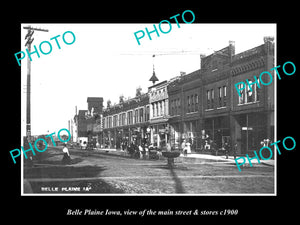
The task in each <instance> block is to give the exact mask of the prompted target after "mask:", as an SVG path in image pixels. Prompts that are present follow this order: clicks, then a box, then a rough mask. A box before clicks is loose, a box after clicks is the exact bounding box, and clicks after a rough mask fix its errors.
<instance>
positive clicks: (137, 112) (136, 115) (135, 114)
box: [134, 109, 139, 123]
mask: <svg viewBox="0 0 300 225" xmlns="http://www.w3.org/2000/svg"><path fill="white" fill-rule="evenodd" d="M138 122H139V110H138V109H136V110H134V123H138Z"/></svg>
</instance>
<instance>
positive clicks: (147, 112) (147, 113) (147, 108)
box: [145, 106, 150, 122]
mask: <svg viewBox="0 0 300 225" xmlns="http://www.w3.org/2000/svg"><path fill="white" fill-rule="evenodd" d="M149 113H150V107H149V106H147V107H146V116H145V117H146V118H145V121H146V122H147V121H148V120H149V119H150V115H149Z"/></svg>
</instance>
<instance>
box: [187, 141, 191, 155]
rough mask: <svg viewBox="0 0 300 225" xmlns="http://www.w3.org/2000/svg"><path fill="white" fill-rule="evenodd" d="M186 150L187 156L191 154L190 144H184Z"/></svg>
mask: <svg viewBox="0 0 300 225" xmlns="http://www.w3.org/2000/svg"><path fill="white" fill-rule="evenodd" d="M186 149H187V151H186V152H187V154H191V153H192V151H191V144H190V142H187V143H186Z"/></svg>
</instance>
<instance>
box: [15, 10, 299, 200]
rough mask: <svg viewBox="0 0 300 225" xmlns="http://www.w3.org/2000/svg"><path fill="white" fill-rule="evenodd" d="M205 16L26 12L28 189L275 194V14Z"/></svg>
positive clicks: (24, 179)
mask: <svg viewBox="0 0 300 225" xmlns="http://www.w3.org/2000/svg"><path fill="white" fill-rule="evenodd" d="M172 16H174V15H168V17H167V18H169V17H172ZM194 17H195V14H194V13H193V12H192V11H191V10H186V11H184V13H182V12H180V16H177V17H176V19H177V20H174V18H173V19H168V20H166V19H165V18H161V20H162V21H161V23H144V24H143V23H127V24H126V23H123V24H117V23H110V24H107V23H64V24H62V23H22V24H20V29H21V50H20V52H19V53H18V54H15V59H16V62H15V63H16V67H17V66H19V65H20V66H21V88H22V92H21V146H22V147H21V149H22V151H21V150H19V151H17V150H16V151H13V152H11V153H10V154H11V156H12V160H11V163H12V164H13V163H14V162H16V161H15V160H16V159H17V158H19V159H20V163H21V194H22V195H23V196H40V195H42V196H65V195H68V196H82V195H84V196H89V195H101V196H102V195H104V196H111V195H113V196H145V195H147V196H148V195H150V196H207V195H208V196H249V195H250V196H253V195H255V196H276V194H277V189H276V186H277V185H276V183H277V173H276V166H277V164H276V157H278V151H277V149H276V145H274V144H273V143H274V142H276V141H277V137H276V115H277V107H276V97H277V88H276V84H277V82H281V81H279V79H278V78H277V76H278V75H277V74H276V72H277V71H276V70H275V69H274V67H276V65H278V64H277V55H276V53H277V52H276V48H277V39H276V37H277V26H276V23H222V24H220V23H207V24H206V23H203V24H200V23H193V19H194ZM176 21H177V22H176ZM280 63H281V67H280V68H278V71H279V70H280V74H281V76H285V75H284V72H285V73H287V74H291V73H292V72H293V68H295V67H293V66H294V64H293V63H289V62H287V63H285V62H280ZM284 63H285V64H284ZM18 64H19V65H18ZM282 68H283V69H284V70H282ZM283 71H284V72H283ZM279 78H280V77H279ZM284 141H285V142H284V143H286V146H287V148H291V146H292V144H293V140H292V139H291V140H288V139H287V140H284ZM294 143H295V142H294Z"/></svg>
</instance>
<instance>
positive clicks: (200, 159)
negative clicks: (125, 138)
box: [87, 148, 274, 166]
mask: <svg viewBox="0 0 300 225" xmlns="http://www.w3.org/2000/svg"><path fill="white" fill-rule="evenodd" d="M87 151H92V152H94V153H100V154H108V155H116V156H123V157H129V155H128V154H127V152H125V151H123V150H117V149H106V148H105V149H94V150H87ZM239 157H242V156H237V157H236V158H237V159H238V158H239ZM244 157H245V160H246V162H245V164H244V165H245V166H247V164H248V165H249V161H248V159H247V158H246V156H244ZM163 158H164V157H163ZM176 161H177V162H183V161H184V162H190V163H204V162H226V163H232V164H236V162H235V160H234V157H233V156H228V159H226V156H225V155H220V156H215V155H209V154H199V153H192V154H188V155H187V156H184V155H183V154H180V157H178V158H177V159H175V163H176ZM242 161H243V160H242V159H240V160H238V162H242ZM251 163H252V164H253V165H255V164H259V163H258V160H257V159H253V160H251ZM260 164H264V165H269V166H274V160H273V159H270V160H260Z"/></svg>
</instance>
